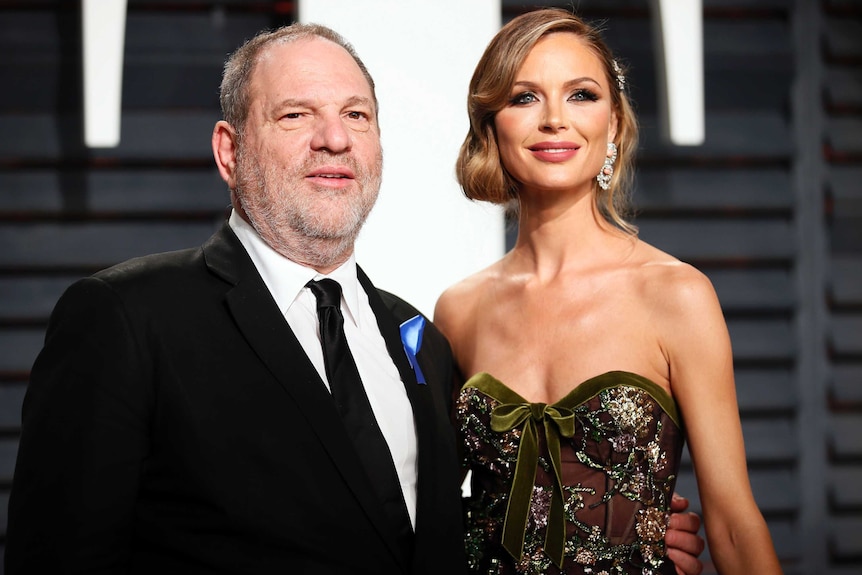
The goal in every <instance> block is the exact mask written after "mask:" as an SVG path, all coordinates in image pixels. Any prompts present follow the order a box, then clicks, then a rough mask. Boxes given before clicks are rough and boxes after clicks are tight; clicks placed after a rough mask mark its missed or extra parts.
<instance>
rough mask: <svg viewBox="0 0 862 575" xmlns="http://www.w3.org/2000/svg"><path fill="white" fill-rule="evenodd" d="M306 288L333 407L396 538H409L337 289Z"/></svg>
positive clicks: (316, 284)
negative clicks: (314, 308)
mask: <svg viewBox="0 0 862 575" xmlns="http://www.w3.org/2000/svg"><path fill="white" fill-rule="evenodd" d="M307 285H308V287H309V288H310V289H311V291H312V293H314V296H315V297H316V298H317V317H318V319H319V320H320V340H321V345H322V346H323V361H324V364H325V365H326V377H327V379H328V380H329V388H330V390H331V391H332V397H333V399H334V400H335V406H336V408H337V409H338V412H339V413H340V414H341V418H342V420H343V421H344V426H345V428H347V433H348V434H349V435H350V438H351V439H352V440H353V444H354V446H355V448H356V451H357V453H358V454H359V458H360V459H361V460H362V463H363V465H364V467H365V471H366V473H367V474H368V478H369V479H371V484H372V485H373V486H374V488H375V490H376V491H377V493H378V495H379V496H380V499H381V501H382V503H383V507H384V509H385V510H386V512H387V515H389V516H390V517H391V518H393V519H394V520H395V524H396V525H397V528H398V531H399V534H400V536H401V537H407V538H408V539H409V538H410V537H412V528H411V526H410V516H409V515H408V514H407V505H406V504H405V503H404V495H403V493H402V492H401V483H400V481H399V480H398V473H397V472H396V471H395V464H394V463H393V462H392V455H391V453H390V452H389V446H388V445H387V443H386V439H385V438H384V437H383V433H382V432H381V431H380V426H379V425H378V424H377V419H376V418H375V417H374V412H373V411H372V410H371V404H370V403H369V402H368V396H367V395H366V394H365V388H364V387H363V385H362V380H361V379H360V377H359V371H358V370H357V369H356V363H355V362H354V360H353V354H351V353H350V347H348V345H347V337H346V336H345V335H344V318H343V316H342V315H341V285H340V284H339V283H338V282H337V281H335V280H331V279H322V280H320V281H310V282H308V284H307ZM405 521H406V526H405V523H404V522H405Z"/></svg>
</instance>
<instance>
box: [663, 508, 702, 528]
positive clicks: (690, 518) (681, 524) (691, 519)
mask: <svg viewBox="0 0 862 575" xmlns="http://www.w3.org/2000/svg"><path fill="white" fill-rule="evenodd" d="M668 529H669V530H679V531H688V532H689V533H697V531H698V530H699V529H700V515H698V514H697V513H692V512H690V511H689V512H688V513H671V516H670V520H669V521H668Z"/></svg>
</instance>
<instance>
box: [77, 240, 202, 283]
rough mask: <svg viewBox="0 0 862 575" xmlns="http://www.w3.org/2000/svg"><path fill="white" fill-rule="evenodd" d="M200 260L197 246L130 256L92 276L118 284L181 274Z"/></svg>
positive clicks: (199, 262)
mask: <svg viewBox="0 0 862 575" xmlns="http://www.w3.org/2000/svg"><path fill="white" fill-rule="evenodd" d="M202 261H203V259H202V252H201V249H200V248H199V247H197V248H187V249H182V250H177V251H171V252H164V253H158V254H149V255H145V256H139V257H135V258H131V259H128V260H126V261H123V262H120V263H118V264H115V265H113V266H111V267H109V268H105V269H103V270H101V271H99V272H96V273H95V274H93V276H94V277H95V278H98V279H100V280H102V281H105V282H107V283H110V284H119V283H124V282H127V281H140V280H141V279H144V278H147V277H158V276H163V275H177V274H182V273H183V272H184V271H186V270H189V269H192V268H195V267H196V266H197V265H198V264H201V263H202Z"/></svg>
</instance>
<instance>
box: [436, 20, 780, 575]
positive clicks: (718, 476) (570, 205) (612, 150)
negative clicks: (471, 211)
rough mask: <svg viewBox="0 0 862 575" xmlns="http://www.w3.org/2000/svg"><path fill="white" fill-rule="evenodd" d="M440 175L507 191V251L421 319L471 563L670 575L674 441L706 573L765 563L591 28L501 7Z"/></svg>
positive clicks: (720, 356) (729, 402)
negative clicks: (512, 208) (454, 446)
mask: <svg viewBox="0 0 862 575" xmlns="http://www.w3.org/2000/svg"><path fill="white" fill-rule="evenodd" d="M468 103H469V114H470V131H469V134H468V136H467V139H466V141H465V142H464V145H463V146H462V148H461V153H460V156H459V159H458V165H457V174H458V179H459V182H460V183H461V185H462V187H463V188H464V191H465V193H466V195H467V196H468V197H469V198H471V199H476V200H484V201H490V202H494V203H498V204H509V203H514V204H516V205H517V209H518V217H519V230H518V239H517V241H516V243H515V247H514V248H513V249H512V251H510V252H509V253H508V254H506V255H505V256H504V257H503V259H501V260H500V261H499V262H497V263H495V264H493V265H492V266H491V267H489V268H487V269H485V270H483V271H481V272H479V273H477V274H476V275H474V276H472V277H469V278H467V279H466V280H464V281H462V282H460V283H458V284H457V285H455V286H453V287H451V288H449V289H448V290H447V291H446V292H445V293H444V294H443V296H441V298H440V300H439V302H438V304H437V309H436V311H435V323H437V325H438V326H439V327H440V328H441V329H442V330H443V332H444V333H445V334H446V336H447V337H448V338H449V340H450V342H451V343H452V347H453V350H454V353H455V356H456V359H457V361H458V365H459V367H460V369H461V371H462V373H463V374H464V375H465V376H468V377H469V380H468V381H467V383H466V384H465V385H464V387H463V388H462V390H461V393H460V395H459V397H458V401H457V407H456V409H457V412H456V417H457V423H458V427H459V431H460V434H461V439H462V443H463V445H462V447H463V451H464V456H465V461H466V466H467V467H468V468H469V469H470V470H471V471H472V492H473V496H472V499H471V501H470V502H469V503H468V512H467V532H468V535H467V548H468V553H469V554H470V560H471V567H472V568H473V569H474V570H475V571H476V572H478V573H514V572H517V573H593V574H599V573H608V574H613V573H638V574H641V573H674V565H673V562H672V561H671V560H670V559H669V558H668V556H667V553H666V548H665V544H664V536H665V533H666V526H667V518H668V514H669V509H670V500H671V497H672V493H673V488H674V483H675V480H676V474H677V470H678V467H679V460H680V453H681V450H682V445H683V425H682V422H683V421H684V422H685V427H684V430H685V438H686V439H687V440H688V442H689V449H690V452H691V455H692V460H693V462H694V466H695V472H696V475H697V478H698V487H699V491H700V496H701V503H702V505H703V515H704V521H705V526H706V535H707V540H708V543H709V545H710V549H711V554H712V558H713V559H714V561H715V563H716V565H717V567H718V569H719V571H720V572H722V573H758V574H766V573H780V572H781V570H780V567H779V563H778V560H777V558H776V556H775V552H774V551H773V546H772V541H771V539H770V535H769V532H768V530H767V527H766V524H765V522H764V520H763V517H762V515H761V514H760V511H759V510H758V508H757V506H756V504H755V501H754V498H753V497H752V493H751V488H750V485H749V481H748V476H747V473H746V462H745V451H744V447H743V439H742V433H741V428H740V421H739V416H738V410H737V404H736V397H735V390H734V381H733V363H732V357H731V347H730V341H729V337H728V333H727V328H726V326H725V323H724V319H723V316H722V312H721V309H720V307H719V303H718V301H717V298H716V295H715V292H714V290H713V288H712V286H711V284H710V282H709V281H708V280H707V278H706V277H705V276H704V275H703V274H701V273H700V272H698V271H697V270H696V269H694V268H693V267H691V266H689V265H687V264H684V263H681V262H680V261H678V260H677V259H675V258H673V257H671V256H670V255H668V254H666V253H663V252H662V251H660V250H658V249H656V248H655V247H652V246H650V245H648V244H646V243H644V242H643V241H641V240H639V239H638V237H637V233H636V229H635V228H634V227H633V226H632V225H631V224H629V223H628V222H626V220H625V219H624V216H625V207H626V191H627V185H628V183H629V181H630V177H631V172H632V160H633V154H634V151H635V148H636V142H637V125H636V122H635V117H634V113H633V110H632V107H631V105H630V104H629V101H628V99H627V96H626V92H625V77H624V75H623V71H622V70H621V68H620V67H619V65H618V64H617V63H616V62H615V61H614V59H613V56H612V55H611V53H610V51H609V49H608V48H607V46H606V45H605V43H604V42H603V40H602V39H601V38H600V37H599V35H598V33H597V31H596V30H594V29H593V28H591V27H590V26H588V25H586V24H585V23H584V22H582V21H581V20H579V19H578V18H576V17H575V16H573V15H572V14H569V13H567V12H565V11H563V10H540V11H535V12H530V13H527V14H524V15H522V16H519V17H518V18H515V19H514V20H513V21H511V22H510V23H509V24H508V25H506V26H505V27H504V28H503V29H502V30H501V31H500V32H499V33H498V34H497V36H496V37H495V38H494V39H493V40H492V41H491V43H490V45H489V46H488V48H487V50H486V52H485V54H484V55H483V57H482V59H481V60H480V61H479V64H478V66H477V68H476V71H475V73H474V75H473V79H472V81H471V84H470V95H469V100H468Z"/></svg>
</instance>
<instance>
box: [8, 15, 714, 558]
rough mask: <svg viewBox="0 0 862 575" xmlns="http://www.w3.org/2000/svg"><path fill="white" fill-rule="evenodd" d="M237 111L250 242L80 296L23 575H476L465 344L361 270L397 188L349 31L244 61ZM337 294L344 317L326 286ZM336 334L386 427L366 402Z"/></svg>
mask: <svg viewBox="0 0 862 575" xmlns="http://www.w3.org/2000/svg"><path fill="white" fill-rule="evenodd" d="M222 110H223V113H224V118H225V119H224V120H223V121H220V122H218V123H217V124H216V127H215V130H214V132H213V138H212V141H213V153H214V156H215V160H216V164H217V166H218V169H219V172H220V173H221V175H222V177H223V178H224V180H225V181H226V182H227V184H228V186H229V187H230V189H231V201H232V205H233V213H232V215H231V217H230V219H229V221H228V222H227V223H226V224H225V225H224V226H223V227H222V228H221V230H219V231H218V232H216V234H214V235H213V237H212V238H210V239H209V240H208V241H207V242H206V243H205V244H204V245H203V246H202V247H200V248H197V249H190V250H184V251H180V252H174V253H170V254H160V255H154V256H148V257H144V258H138V259H135V260H131V261H129V262H125V263H123V264H119V265H118V266H115V267H113V268H110V269H108V270H105V271H103V272H100V273H98V274H96V275H95V276H93V277H92V278H88V279H84V280H82V281H80V282H78V283H76V284H75V285H73V286H72V287H70V288H69V290H67V292H66V293H65V294H64V295H63V297H62V298H61V299H60V301H59V302H58V304H57V307H56V309H55V311H54V313H53V314H52V318H51V322H50V325H49V328H48V333H47V336H46V341H45V347H44V349H43V350H42V352H41V353H40V355H39V357H38V358H37V360H36V363H35V365H34V367H33V370H32V375H31V381H30V385H29V388H28V391H27V397H26V399H25V403H24V412H23V425H22V436H21V443H20V449H19V456H18V463H17V467H16V472H15V478H14V484H13V489H12V495H11V498H10V511H9V528H8V536H7V548H6V573H7V575H17V574H19V573H38V574H43V573H78V572H81V573H83V572H87V573H253V574H263V573H276V572H277V573H315V574H326V573H336V572H338V573H350V574H362V573H368V574H372V573H373V574H388V573H392V574H396V573H417V574H418V573H428V574H431V573H434V574H437V573H446V574H457V573H461V572H463V571H464V569H465V567H464V555H463V551H462V545H463V539H462V535H463V534H462V529H461V517H460V499H459V487H458V484H459V475H458V473H459V472H458V468H457V463H456V456H455V440H454V435H453V432H452V429H451V427H450V425H449V422H448V411H449V407H448V406H449V396H450V392H449V387H450V385H451V381H452V373H451V370H452V367H451V366H452V363H451V355H450V352H449V348H448V344H447V343H446V341H445V339H443V337H442V336H441V335H440V334H439V332H437V331H436V329H435V328H434V327H433V326H432V325H430V324H427V325H425V327H424V335H422V332H421V329H420V330H419V333H420V337H419V341H418V342H417V341H416V338H414V339H413V340H412V343H411V342H410V341H402V338H401V337H400V334H399V327H400V326H401V325H402V324H404V325H413V326H415V325H417V324H416V323H415V320H419V323H420V324H421V321H422V319H421V317H419V314H418V312H417V311H416V310H415V309H413V308H412V307H410V306H409V305H408V304H406V303H405V302H403V301H401V300H399V299H397V298H395V297H394V296H391V295H389V294H386V293H383V292H379V291H378V290H376V289H375V288H374V287H373V285H372V284H371V283H370V281H369V280H368V278H367V277H366V276H365V275H364V274H363V273H362V271H361V269H359V268H358V267H357V266H356V263H355V261H354V258H353V246H354V241H355V239H356V236H357V234H358V232H359V229H360V228H361V226H362V224H363V223H364V221H365V218H366V216H367V215H368V212H369V211H370V210H371V208H372V206H373V204H374V201H375V199H376V195H377V192H378V189H379V184H380V177H381V166H382V153H381V148H380V139H379V129H378V124H377V102H376V97H375V94H374V84H373V81H372V79H371V77H370V75H369V74H368V72H367V71H366V70H365V67H364V66H363V65H362V63H361V61H360V60H359V59H358V57H357V56H356V55H355V53H354V52H353V51H352V48H350V47H349V45H348V44H346V43H345V42H344V40H343V39H341V38H340V37H339V36H338V35H337V34H335V33H334V32H332V31H331V30H329V29H327V28H323V27H319V26H308V25H294V26H290V27H285V28H281V29H279V30H276V31H274V32H268V33H263V34H261V35H258V36H257V37H255V38H254V39H252V40H250V41H249V42H248V43H246V44H245V45H244V46H242V47H241V48H240V49H239V50H238V51H237V52H236V53H235V54H234V55H232V56H231V58H230V59H229V61H228V63H227V65H226V66H225V75H224V79H223V82H222ZM326 278H329V279H334V280H336V281H337V282H338V284H339V285H340V290H341V293H342V294H343V296H341V295H338V294H336V296H334V297H335V299H336V302H337V303H336V304H335V306H336V307H337V308H339V311H338V312H337V313H336V312H334V311H332V309H331V307H332V305H331V304H326V303H323V302H324V301H325V300H326V297H327V296H325V295H324V294H323V293H322V292H323V288H322V287H321V286H323V285H330V284H325V282H323V281H321V282H320V283H310V282H313V281H314V282H317V281H318V280H325V279H326ZM327 305H329V306H330V307H326V306H327ZM333 314H335V315H333ZM342 314H343V318H342ZM336 316H337V318H338V323H337V325H338V327H339V328H340V327H341V325H343V334H342V336H344V335H346V338H347V341H348V342H349V350H350V351H348V352H345V353H346V354H349V355H350V356H351V362H349V364H350V367H349V369H348V368H343V369H347V370H348V371H350V370H351V369H352V370H353V371H352V373H354V374H355V377H354V379H356V381H357V382H358V386H359V388H364V392H365V393H364V394H363V395H362V397H363V398H364V397H366V396H367V400H366V405H367V406H368V407H370V410H371V411H372V412H373V415H368V416H367V417H366V418H365V419H366V420H367V419H370V420H371V425H370V427H369V425H367V421H366V422H365V423H362V422H360V423H356V422H355V421H354V419H353V418H354V417H355V415H354V414H355V412H354V411H353V410H352V408H346V407H344V405H343V399H342V395H341V394H342V393H344V392H343V391H341V389H342V387H341V383H340V381H341V379H342V376H341V375H339V374H341V373H342V367H338V366H337V365H336V364H334V363H332V362H333V356H334V355H337V354H335V353H333V352H332V351H331V348H330V347H328V345H329V344H328V342H329V339H330V331H328V330H329V326H330V323H328V322H329V320H330V319H332V318H333V317H336ZM342 322H343V323H342ZM321 340H323V343H321ZM420 342H421V343H420ZM342 345H343V344H342ZM342 349H343V348H342ZM407 351H410V353H409V354H408V353H407ZM414 353H415V354H416V356H417V357H415V358H414V357H412V356H413V354H414ZM336 359H337V358H336ZM414 359H415V363H414ZM359 380H361V382H359ZM357 426H358V427H357ZM378 428H379V430H378ZM372 436H381V441H385V444H384V445H385V447H384V448H383V449H384V451H386V456H387V457H386V458H385V461H384V462H383V463H384V464H382V465H381V464H379V462H380V460H379V459H369V457H371V456H369V455H367V453H366V444H367V443H373V441H371V439H372V438H373V437H372ZM358 438H362V439H361V440H359V439H358ZM366 438H369V439H368V440H366ZM372 461H374V462H376V463H370V462H372ZM390 480H391V482H392V483H393V484H394V485H395V487H394V491H393V488H388V489H387V488H386V487H384V486H383V484H386V483H387V482H389V481H390ZM696 528H697V526H696V524H695V525H694V529H696ZM693 540H694V541H695V542H697V541H698V540H697V539H696V538H694V539H693ZM695 563H696V562H695Z"/></svg>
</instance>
